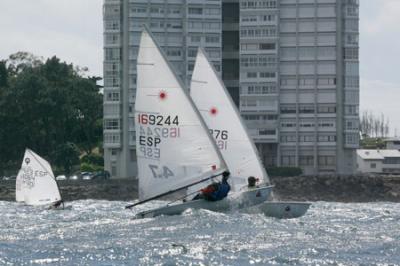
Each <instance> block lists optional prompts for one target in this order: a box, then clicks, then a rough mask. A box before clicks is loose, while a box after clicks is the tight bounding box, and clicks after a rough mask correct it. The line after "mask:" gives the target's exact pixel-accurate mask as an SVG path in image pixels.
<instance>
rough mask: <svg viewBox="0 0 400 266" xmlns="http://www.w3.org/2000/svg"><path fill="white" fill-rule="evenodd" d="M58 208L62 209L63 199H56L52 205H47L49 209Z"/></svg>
mask: <svg viewBox="0 0 400 266" xmlns="http://www.w3.org/2000/svg"><path fill="white" fill-rule="evenodd" d="M61 205H62V207H61ZM60 208H62V209H64V201H63V200H58V201H56V202H54V203H53V205H51V206H50V207H49V210H54V209H60Z"/></svg>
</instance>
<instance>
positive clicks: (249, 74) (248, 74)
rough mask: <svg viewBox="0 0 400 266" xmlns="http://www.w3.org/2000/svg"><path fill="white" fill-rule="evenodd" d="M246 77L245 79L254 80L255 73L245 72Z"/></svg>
mask: <svg viewBox="0 0 400 266" xmlns="http://www.w3.org/2000/svg"><path fill="white" fill-rule="evenodd" d="M246 77H247V78H256V77H257V72H247V75H246Z"/></svg>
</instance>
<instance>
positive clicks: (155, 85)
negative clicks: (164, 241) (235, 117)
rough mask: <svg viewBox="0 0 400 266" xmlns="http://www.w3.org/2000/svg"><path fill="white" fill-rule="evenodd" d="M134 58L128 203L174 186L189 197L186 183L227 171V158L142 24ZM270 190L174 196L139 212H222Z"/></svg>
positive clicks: (146, 214)
mask: <svg viewBox="0 0 400 266" xmlns="http://www.w3.org/2000/svg"><path fill="white" fill-rule="evenodd" d="M137 60H138V63H137V91H136V104H135V119H136V121H135V122H136V123H135V124H136V153H137V161H138V179H139V202H138V203H135V204H131V205H128V206H126V208H132V207H133V206H136V205H139V204H142V203H145V202H148V201H150V200H154V199H159V198H160V197H162V196H166V195H169V194H171V193H174V192H177V191H186V192H185V196H184V198H187V199H188V200H190V196H191V197H193V194H194V193H196V192H198V191H191V190H190V187H193V186H195V185H197V184H204V182H206V181H208V180H218V179H220V178H221V174H222V173H223V172H224V171H227V167H226V163H225V161H224V159H223V158H222V156H221V153H220V151H219V149H218V147H217V146H216V144H215V142H214V140H213V139H212V137H211V136H210V134H209V133H208V129H207V127H206V125H205V123H204V121H203V120H202V118H201V115H200V113H199V112H198V110H197V109H196V108H195V106H194V104H193V102H192V100H191V99H190V96H189V95H188V94H187V92H186V90H185V88H184V86H183V85H182V82H181V81H180V79H179V78H178V76H177V75H176V74H175V72H174V71H173V70H172V68H171V67H170V65H169V64H168V61H167V60H166V57H165V56H164V55H163V53H162V52H161V49H160V48H159V47H158V46H157V44H156V43H155V41H154V39H153V37H152V36H151V35H150V33H149V32H148V31H147V30H146V29H145V30H143V32H142V36H141V40H140V46H139V53H138V59H137ZM270 191H271V188H261V189H258V191H255V192H251V193H243V195H242V197H237V198H235V199H232V200H231V199H227V198H225V199H223V200H220V201H217V202H210V201H206V200H204V199H199V200H193V201H187V202H179V203H177V202H176V201H175V202H174V203H175V204H173V205H171V204H169V205H167V206H165V207H161V208H158V209H153V210H149V211H145V212H141V213H139V214H137V217H140V218H141V217H154V216H157V215H174V214H180V213H182V212H183V211H184V210H186V209H189V208H195V209H197V208H204V209H209V210H213V211H226V210H229V209H230V208H232V206H234V207H235V208H245V207H247V206H252V205H255V204H258V203H260V202H262V201H264V200H265V199H266V198H267V197H268V196H269V193H270Z"/></svg>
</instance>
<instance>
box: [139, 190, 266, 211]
mask: <svg viewBox="0 0 400 266" xmlns="http://www.w3.org/2000/svg"><path fill="white" fill-rule="evenodd" d="M271 191H272V186H267V187H261V188H257V189H254V190H249V191H244V192H240V193H235V194H232V196H230V197H227V198H225V199H223V200H220V201H206V200H203V199H200V200H193V201H188V202H183V203H179V204H174V205H169V206H165V207H161V208H157V209H153V210H149V211H144V212H140V213H138V214H136V216H135V218H151V217H156V216H160V215H179V214H182V213H183V212H184V211H185V210H187V209H206V210H210V211H217V212H227V211H230V210H241V209H245V208H249V207H252V206H255V205H258V204H261V203H263V202H265V201H266V200H267V199H268V198H269V196H270V194H271Z"/></svg>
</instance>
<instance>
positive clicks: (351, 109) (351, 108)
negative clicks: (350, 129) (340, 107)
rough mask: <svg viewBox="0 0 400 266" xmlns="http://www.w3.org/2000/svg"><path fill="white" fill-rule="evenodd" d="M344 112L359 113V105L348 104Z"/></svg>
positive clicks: (347, 113)
mask: <svg viewBox="0 0 400 266" xmlns="http://www.w3.org/2000/svg"><path fill="white" fill-rule="evenodd" d="M344 113H345V115H358V105H346V106H345V107H344Z"/></svg>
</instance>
